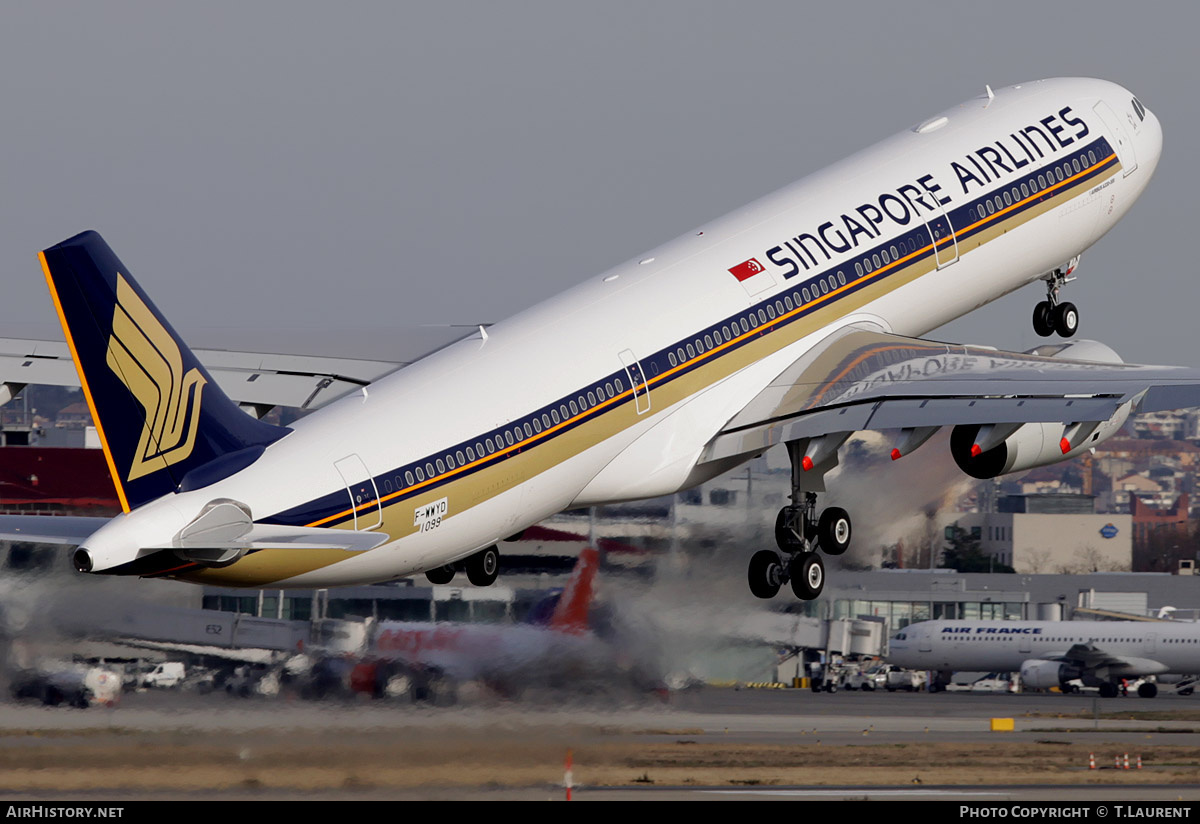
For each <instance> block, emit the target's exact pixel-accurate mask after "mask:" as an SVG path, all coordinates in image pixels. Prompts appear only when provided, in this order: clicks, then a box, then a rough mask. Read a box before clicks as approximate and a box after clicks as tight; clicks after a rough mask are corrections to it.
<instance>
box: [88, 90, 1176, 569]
mask: <svg viewBox="0 0 1200 824" xmlns="http://www.w3.org/2000/svg"><path fill="white" fill-rule="evenodd" d="M1132 98H1133V96H1132V94H1130V93H1129V92H1128V91H1126V90H1125V89H1123V88H1121V87H1120V86H1117V85H1114V84H1111V83H1108V82H1105V81H1099V80H1088V79H1058V80H1047V81H1040V82H1034V83H1028V84H1024V85H1021V86H1015V87H1011V88H1006V89H1002V90H999V91H998V92H996V93H995V96H994V97H993V98H989V97H986V96H984V97H980V98H975V99H972V100H969V101H967V102H966V103H963V104H961V105H959V106H956V107H954V108H953V109H950V110H947V111H946V112H944V113H943V114H942V115H940V116H939V117H940V118H942V119H944V122H943V120H939V117H935V118H931V119H930V120H929V121H926V122H925V123H924V124H922V126H921V127H918V128H917V129H910V130H906V131H904V132H902V133H901V134H898V135H896V136H894V137H891V138H889V139H887V140H885V141H883V142H881V143H879V144H876V145H875V146H872V147H870V148H868V149H865V150H863V151H861V152H859V153H857V154H855V155H853V156H852V157H849V158H847V159H846V160H843V161H841V162H840V163H837V164H835V165H833V166H831V167H829V168H827V169H825V170H823V171H820V172H817V173H815V174H813V175H810V176H809V177H807V178H804V179H803V180H800V181H799V182H797V183H794V184H792V185H790V186H787V187H785V188H783V189H781V190H779V191H777V192H775V193H773V194H771V195H768V196H766V197H764V198H762V199H761V200H758V201H756V202H754V203H752V204H750V205H748V206H746V207H744V208H742V209H739V210H737V211H735V212H733V213H731V214H729V215H727V216H725V217H723V218H720V219H718V220H715V221H712V222H710V223H707V224H705V225H703V226H701V227H698V228H697V229H696V230H694V231H691V232H688V233H687V234H685V235H683V236H682V237H679V238H676V239H675V240H673V241H670V242H668V243H666V244H664V245H663V246H660V247H658V248H656V249H653V250H651V251H649V252H647V253H646V254H644V255H641V256H639V258H638V259H637V260H632V261H629V262H627V263H624V264H621V265H619V266H616V267H614V268H613V269H611V270H609V271H608V272H605V273H604V274H602V275H599V276H596V277H594V278H591V279H589V280H587V281H585V282H584V283H582V284H580V285H578V286H576V287H574V288H573V289H570V290H568V291H566V292H564V293H562V294H560V295H557V296H555V297H552V298H549V299H547V300H545V301H543V302H541V303H539V304H537V305H535V306H533V307H532V308H530V309H528V310H526V311H524V312H522V313H520V314H518V315H516V316H515V317H512V318H510V319H508V320H505V321H503V322H501V323H498V324H496V325H494V326H492V327H490V328H489V329H487V331H486V335H484V334H481V335H479V336H476V337H472V338H470V339H467V340H463V341H460V342H458V343H456V344H454V345H452V346H450V347H448V348H446V349H443V350H441V351H439V352H437V353H435V354H433V355H430V356H429V357H427V358H425V359H423V360H421V361H418V362H417V363H414V364H412V365H411V366H408V367H406V368H404V369H402V370H400V371H398V372H396V373H394V374H392V375H390V376H388V377H386V378H384V379H381V380H379V381H378V382H376V383H374V384H372V385H371V386H370V387H369V388H368V389H367V390H365V391H364V392H363V393H361V394H358V395H354V396H350V397H346V398H344V399H342V400H341V401H339V402H337V403H335V404H332V405H331V406H329V407H327V408H326V409H323V410H320V411H319V412H317V413H314V414H312V415H310V416H308V417H306V418H304V419H302V420H300V421H298V422H297V423H296V424H295V425H294V431H293V432H292V433H291V434H289V435H288V436H287V437H284V438H283V439H281V440H279V441H278V442H276V443H274V444H272V445H271V446H270V447H268V448H267V450H266V453H265V454H264V455H263V456H262V457H261V458H260V459H259V460H258V461H256V462H255V463H254V464H252V465H251V466H249V467H247V468H246V469H244V470H242V471H241V472H239V473H237V474H236V475H233V476H231V477H229V478H227V479H225V480H222V481H220V482H218V483H216V484H213V485H211V486H208V487H205V488H203V489H198V490H194V491H191V492H186V493H180V494H172V495H168V496H166V497H165V498H162V499H160V500H157V501H154V502H152V503H150V504H147V505H146V506H144V507H142V508H140V509H137V510H135V511H134V512H132V513H129V514H127V515H125V516H122V517H119V518H117V519H116V520H115V521H114V522H113V524H111V525H110V526H107V527H105V528H104V529H102V530H100V532H98V533H97V534H96V535H94V536H93V537H92V538H91V539H89V541H88V548H89V550H90V551H91V552H92V553H93V554H94V555H95V556H96V557H97V559H98V564H99V565H100V566H102V565H103V559H104V557H105V553H106V552H107V553H117V552H119V547H120V546H129V545H130V544H131V543H136V545H137V546H141V547H154V546H164V545H170V540H171V537H172V536H174V535H175V534H176V533H177V532H178V531H179V529H180V527H181V526H182V525H183V524H186V523H188V522H189V521H190V520H191V519H193V518H195V517H196V515H197V514H198V513H199V512H200V511H201V510H202V508H203V507H204V506H205V505H206V504H207V503H208V502H210V501H213V500H214V499H218V498H225V499H233V500H235V501H239V502H242V503H244V504H246V505H247V506H248V507H249V508H250V511H251V512H252V514H253V517H254V519H255V520H257V521H263V520H266V521H274V522H276V523H287V524H293V525H304V526H330V527H339V528H346V529H371V530H378V531H381V532H384V533H386V534H387V535H388V536H389V538H390V540H389V541H388V542H387V543H386V544H384V545H383V546H380V547H378V548H376V549H373V550H371V551H368V552H360V553H341V554H340V555H338V556H337V557H336V558H333V559H332V560H331V559H330V558H329V557H328V556H327V555H322V554H317V553H314V554H313V555H311V556H309V557H311V558H313V559H314V560H313V561H312V562H310V563H307V565H305V564H301V565H300V566H297V565H296V563H294V562H289V563H288V564H284V565H272V564H271V563H269V562H266V561H263V560H262V559H260V560H259V561H255V562H254V563H248V562H249V561H250V560H251V558H250V557H248V558H247V559H244V560H243V561H239V562H238V563H235V564H233V565H232V566H229V567H226V568H223V569H208V570H202V571H200V572H198V573H196V574H194V575H192V574H189V575H186V576H181V577H187V578H189V579H190V580H197V581H206V582H213V583H226V584H235V585H236V584H242V585H267V584H269V585H271V586H296V587H308V586H328V585H338V584H351V583H358V582H370V581H380V580H387V579H392V578H398V577H402V576H406V575H411V574H413V573H415V572H418V571H421V570H427V569H430V568H433V567H437V566H441V565H443V564H447V563H450V562H453V561H455V560H458V559H461V558H464V557H466V556H468V555H470V554H471V553H473V552H475V551H477V550H479V549H480V548H482V547H486V546H488V545H490V544H492V543H495V542H496V541H498V540H500V539H502V538H504V537H506V536H508V535H511V534H513V533H515V532H517V531H519V530H521V529H523V528H524V527H526V526H528V525H530V524H533V523H536V522H538V521H540V520H542V519H544V518H546V517H548V516H550V515H552V514H554V513H556V512H559V511H561V510H564V509H567V508H570V507H577V506H584V505H589V504H598V503H604V502H612V501H618V500H629V499H636V498H645V497H652V496H657V495H663V494H669V493H672V492H675V491H677V490H679V489H682V488H686V487H689V486H692V485H695V484H697V483H699V482H701V481H703V480H705V479H707V478H709V477H712V476H714V475H716V474H719V473H721V472H723V471H726V470H727V469H729V468H730V467H731V466H732V465H734V464H735V463H736V462H738V461H740V460H745V459H746V458H748V457H750V456H749V455H745V456H737V457H736V459H735V460H733V461H732V462H731V461H728V460H726V461H723V462H713V463H708V464H704V463H702V462H701V461H702V452H703V449H704V447H705V445H706V444H707V443H708V442H709V440H710V439H712V438H713V436H714V435H715V434H716V433H717V432H718V431H719V430H720V429H721V427H722V426H723V425H724V424H725V423H726V422H727V421H728V420H729V419H730V418H731V417H732V416H733V415H734V414H736V413H737V412H738V411H739V410H740V409H741V408H742V407H743V406H744V405H745V403H746V402H747V400H748V399H750V398H753V397H754V396H755V395H756V394H757V393H759V392H760V391H761V390H762V389H763V388H764V387H765V386H766V385H767V384H768V383H769V382H770V380H771V379H772V378H774V377H775V376H776V375H778V374H779V373H780V372H782V371H783V370H784V369H785V368H787V367H788V366H789V365H790V364H792V363H793V362H794V361H795V360H796V359H797V358H798V357H800V356H801V355H802V354H803V353H804V352H805V351H806V350H808V349H809V348H810V347H812V346H813V345H814V344H815V343H816V342H818V341H820V340H822V339H823V338H825V337H826V336H827V335H829V334H830V332H831V331H833V330H835V329H837V328H840V327H842V326H845V325H848V324H851V323H859V324H863V323H865V324H869V325H870V326H872V327H875V328H877V329H879V330H881V331H884V332H893V333H896V334H901V335H909V336H916V335H921V334H924V333H926V332H928V331H929V330H931V329H934V328H936V327H938V326H941V325H942V324H945V323H946V322H948V321H950V320H953V319H954V318H957V317H959V316H961V315H963V314H966V313H967V312H970V311H971V310H972V309H975V308H977V307H979V306H982V305H984V304H986V303H988V302H989V301H992V300H995V299H996V298H998V297H1000V296H1002V295H1004V294H1006V293H1008V292H1011V291H1013V290H1015V289H1017V288H1019V287H1021V286H1023V285H1026V284H1028V283H1031V282H1033V281H1034V280H1036V279H1037V278H1039V277H1040V276H1042V275H1043V274H1045V273H1046V272H1048V271H1049V270H1052V269H1054V268H1055V267H1059V266H1062V265H1063V264H1065V262H1067V261H1069V260H1070V259H1072V258H1073V257H1075V256H1076V255H1078V254H1080V253H1081V252H1082V251H1083V250H1085V249H1086V248H1087V247H1089V246H1090V245H1091V244H1093V243H1094V242H1095V241H1096V240H1097V239H1098V238H1099V237H1101V236H1102V235H1103V234H1104V233H1105V232H1107V231H1108V230H1109V229H1110V228H1111V227H1112V226H1113V225H1114V224H1115V223H1116V222H1117V221H1118V220H1119V219H1120V217H1121V216H1122V215H1123V214H1124V213H1125V212H1126V210H1128V209H1129V208H1130V206H1131V205H1132V204H1133V202H1134V201H1135V200H1136V199H1137V197H1138V195H1139V194H1140V193H1141V192H1142V190H1143V189H1144V187H1145V186H1146V183H1147V181H1148V179H1149V177H1150V175H1151V174H1152V173H1153V171H1154V168H1155V166H1156V164H1157V161H1158V156H1159V153H1160V150H1161V140H1162V138H1161V131H1160V128H1159V125H1158V122H1157V120H1156V119H1155V118H1154V115H1153V114H1147V115H1146V116H1145V118H1144V120H1143V119H1138V118H1132V119H1131V118H1130V117H1129V115H1128V114H1127V112H1133V111H1134V110H1133V108H1132V104H1131V101H1132ZM1107 113H1115V114H1112V115H1111V116H1109V117H1107V119H1106V117H1105V116H1102V115H1103V114H1107ZM1135 121H1136V122H1135ZM1089 147H1090V151H1089ZM1081 161H1082V162H1081ZM1064 171H1065V174H1064ZM1039 176H1040V178H1041V183H1040V185H1039V184H1038V182H1037V181H1038V179H1039ZM1023 187H1024V188H1023ZM956 210H957V211H956ZM948 223H953V227H952V229H948V228H947V224H948ZM951 235H952V241H951V242H946V238H947V237H948V236H951ZM931 238H933V240H932V242H931ZM939 243H940V244H941V245H939ZM747 321H748V323H747ZM114 557H115V555H114ZM251 557H253V556H251Z"/></svg>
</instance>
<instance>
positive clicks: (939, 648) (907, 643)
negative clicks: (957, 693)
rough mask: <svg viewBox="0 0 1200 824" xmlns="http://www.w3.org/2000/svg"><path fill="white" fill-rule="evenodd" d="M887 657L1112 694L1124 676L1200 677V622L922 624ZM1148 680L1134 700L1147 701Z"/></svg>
mask: <svg viewBox="0 0 1200 824" xmlns="http://www.w3.org/2000/svg"><path fill="white" fill-rule="evenodd" d="M887 660H888V661H889V662H890V663H893V664H897V665H898V666H901V667H906V668H908V669H916V670H936V671H938V672H939V673H941V675H939V679H938V682H939V683H941V684H946V683H949V681H950V673H952V672H964V671H965V672H1018V671H1019V672H1020V673H1021V683H1022V684H1024V685H1025V686H1028V687H1040V688H1048V687H1063V688H1066V687H1067V682H1069V681H1072V680H1074V679H1077V678H1078V679H1079V680H1081V681H1083V683H1084V684H1085V685H1088V686H1093V687H1099V688H1100V695H1102V696H1104V697H1106V698H1111V697H1114V696H1115V695H1117V693H1118V691H1119V689H1118V684H1119V683H1120V682H1121V680H1122V679H1128V680H1132V679H1135V678H1140V677H1142V676H1147V675H1153V676H1162V675H1167V674H1168V673H1172V674H1176V675H1184V674H1194V673H1200V625H1197V624H1194V623H1188V622H1181V621H1179V622H1172V621H920V622H918V623H916V624H910V625H909V626H907V627H905V628H904V629H902V630H901V631H900V632H898V633H896V635H894V636H893V637H892V639H891V641H890V642H889V644H888V655H887ZM1157 694H1158V687H1157V685H1156V684H1155V683H1154V682H1152V681H1147V682H1145V683H1143V684H1141V685H1140V686H1139V687H1138V695H1140V696H1142V697H1143V698H1153V697H1154V696H1155V695H1157Z"/></svg>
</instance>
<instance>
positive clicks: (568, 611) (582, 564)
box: [550, 546, 600, 635]
mask: <svg viewBox="0 0 1200 824" xmlns="http://www.w3.org/2000/svg"><path fill="white" fill-rule="evenodd" d="M599 568H600V553H599V552H597V551H596V550H595V549H594V548H592V547H590V546H589V547H584V550H583V552H581V553H579V560H577V561H576V562H575V569H574V570H573V571H572V572H571V580H569V581H568V582H567V586H566V589H564V590H563V592H562V595H561V596H560V597H559V599H558V605H557V606H556V607H555V608H554V613H553V614H552V615H551V616H550V629H553V630H556V631H558V632H569V633H572V634H574V635H581V634H583V633H584V632H587V629H588V610H590V609H591V606H592V594H593V585H594V583H595V581H596V572H597V570H598V569H599Z"/></svg>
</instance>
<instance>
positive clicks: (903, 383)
mask: <svg viewBox="0 0 1200 824" xmlns="http://www.w3.org/2000/svg"><path fill="white" fill-rule="evenodd" d="M1073 349H1074V350H1076V351H1079V352H1082V353H1089V352H1090V353H1094V354H1096V355H1098V356H1099V357H1098V358H1097V359H1096V360H1088V359H1082V358H1081V359H1073V358H1071V357H1070V355H1071V354H1073V353H1072V350H1073ZM1105 355H1108V356H1111V358H1112V360H1111V361H1109V360H1107V359H1106V358H1105V357H1104V356H1105ZM1125 404H1130V405H1131V407H1132V409H1133V411H1134V412H1154V411H1161V410H1166V409H1180V408H1185V407H1193V406H1200V369H1190V368H1183V367H1172V366H1139V365H1133V364H1124V363H1120V362H1119V361H1117V360H1116V357H1115V355H1113V353H1112V352H1111V350H1109V349H1108V348H1107V347H1105V346H1103V344H1098V343H1096V342H1094V341H1072V342H1068V343H1058V344H1047V345H1045V346H1041V347H1039V348H1038V349H1035V350H1033V351H1031V352H1004V351H1000V350H995V349H989V348H986V347H982V346H963V345H959V344H951V343H939V342H934V341H926V340H920V339H917V338H907V337H902V336H899V335H889V334H883V333H881V332H878V331H871V330H869V329H865V328H860V327H855V326H851V327H846V328H843V329H841V330H838V331H837V332H835V333H833V334H832V335H831V336H830V337H829V338H827V339H826V340H825V341H823V342H822V343H821V344H819V345H817V346H815V347H813V348H812V349H811V350H809V352H808V353H806V354H805V355H804V356H803V357H802V358H800V359H799V360H797V361H796V362H795V363H793V364H792V365H791V366H790V367H788V368H787V369H785V370H784V371H783V372H781V373H780V374H779V375H778V376H777V377H776V378H775V379H774V380H773V381H771V383H770V384H769V385H768V386H767V387H766V388H765V389H763V390H762V391H761V392H760V393H759V394H758V395H756V396H755V397H754V398H752V399H751V400H750V401H749V403H747V404H746V405H745V406H744V407H743V408H742V410H741V411H740V412H738V413H737V414H736V415H734V416H733V417H732V418H731V419H730V420H729V421H728V423H727V424H726V425H725V426H724V427H723V428H722V430H721V431H720V432H719V433H717V435H716V436H715V437H714V438H713V439H712V440H711V441H710V442H709V444H708V445H707V447H706V451H705V454H704V456H703V458H702V460H703V461H714V460H720V459H723V458H729V457H733V456H738V455H747V454H754V453H759V452H762V451H763V450H764V449H766V448H767V447H768V446H771V445H773V444H776V443H780V442H784V441H793V440H800V439H803V438H815V437H819V436H822V435H827V434H830V433H839V432H841V433H849V432H854V431H858V430H868V429H869V430H885V429H909V428H912V429H918V428H925V427H938V426H952V425H959V424H981V425H986V424H994V425H1002V424H1020V423H1033V422H1041V423H1053V422H1060V423H1064V424H1075V423H1080V422H1092V421H1107V420H1109V419H1110V418H1111V417H1112V416H1113V415H1114V414H1115V413H1116V412H1117V411H1118V410H1119V409H1120V408H1121V407H1122V406H1123V405H1125Z"/></svg>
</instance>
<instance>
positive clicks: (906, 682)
mask: <svg viewBox="0 0 1200 824" xmlns="http://www.w3.org/2000/svg"><path fill="white" fill-rule="evenodd" d="M924 687H925V676H924V675H922V674H921V673H919V672H914V671H913V670H910V669H904V668H903V667H897V666H894V665H893V666H892V667H891V668H890V669H889V670H888V673H887V681H886V683H885V684H884V689H886V690H887V691H888V692H895V691H896V690H904V691H905V692H920V691H921V690H922V689H924Z"/></svg>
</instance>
